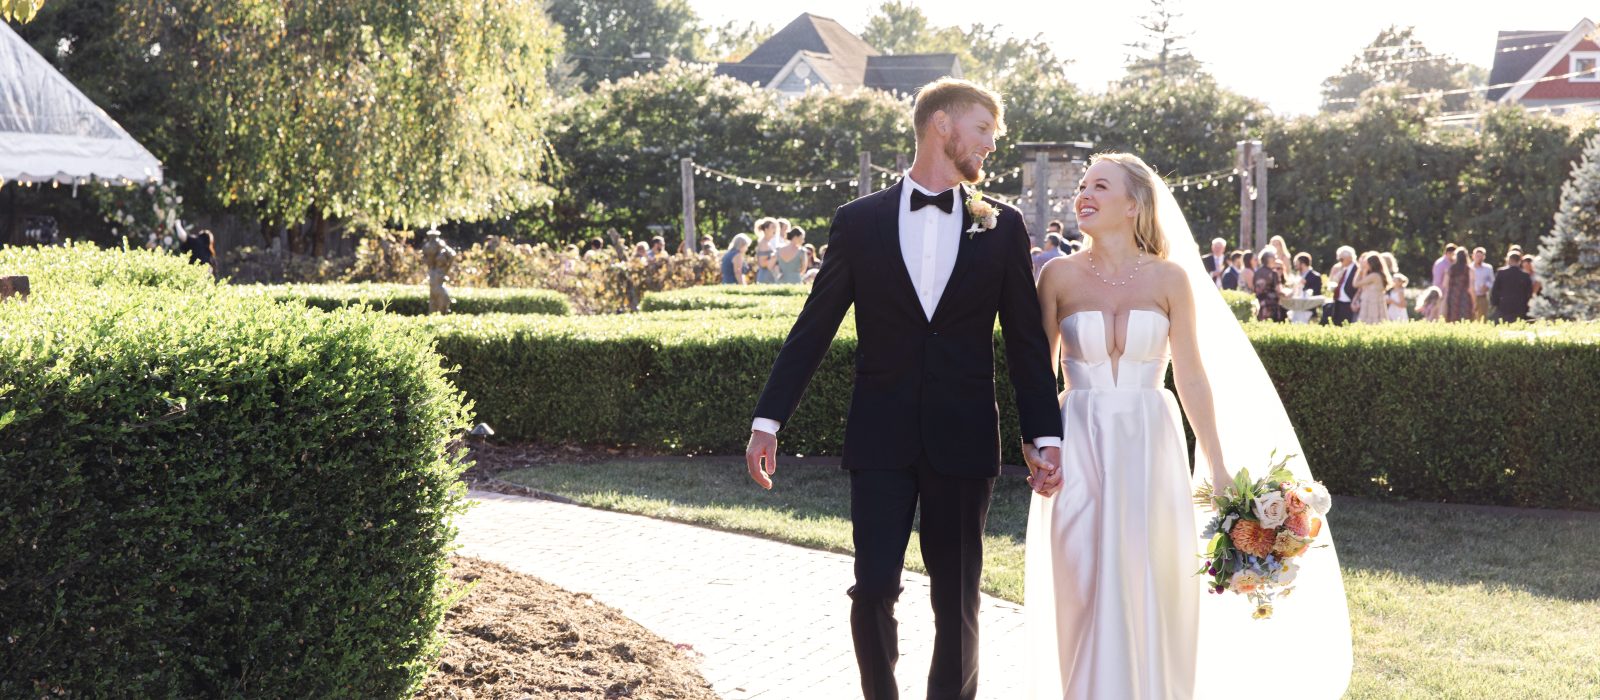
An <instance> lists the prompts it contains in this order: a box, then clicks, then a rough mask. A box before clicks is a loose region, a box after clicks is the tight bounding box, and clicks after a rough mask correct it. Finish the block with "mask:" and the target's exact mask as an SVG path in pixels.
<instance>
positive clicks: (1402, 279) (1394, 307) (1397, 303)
mask: <svg viewBox="0 0 1600 700" xmlns="http://www.w3.org/2000/svg"><path fill="white" fill-rule="evenodd" d="M1410 282H1411V280H1409V279H1406V276H1405V275H1401V274H1396V275H1395V276H1394V282H1393V283H1391V284H1390V285H1389V294H1388V296H1387V301H1388V304H1389V308H1388V313H1389V320H1390V321H1391V322H1395V323H1405V322H1407V321H1410V320H1411V315H1410V314H1408V313H1406V285H1407V284H1409V283H1410Z"/></svg>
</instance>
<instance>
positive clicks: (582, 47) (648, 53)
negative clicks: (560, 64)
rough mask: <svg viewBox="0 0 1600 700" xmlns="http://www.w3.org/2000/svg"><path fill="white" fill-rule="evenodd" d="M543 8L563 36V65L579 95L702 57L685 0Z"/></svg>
mask: <svg viewBox="0 0 1600 700" xmlns="http://www.w3.org/2000/svg"><path fill="white" fill-rule="evenodd" d="M545 9H546V12H548V13H549V15H550V19H551V20H552V21H554V22H555V23H556V24H558V25H560V26H561V29H562V31H563V32H565V34H566V44H565V48H564V52H565V56H564V60H565V61H566V62H568V63H570V64H571V67H572V68H571V69H572V72H573V74H574V76H575V77H576V78H577V79H578V82H579V84H581V85H582V87H583V89H585V90H589V89H593V88H594V86H595V85H596V84H598V83H600V82H602V81H606V80H617V79H619V78H624V77H627V76H630V75H633V74H635V73H649V72H650V71H652V70H654V69H656V68H659V67H661V66H663V65H665V64H666V62H667V61H668V60H670V59H678V60H682V61H691V60H696V59H699V58H700V57H701V56H702V55H703V54H704V53H705V49H704V47H703V45H702V43H701V36H700V25H699V18H698V17H697V16H696V15H695V13H694V9H693V8H691V7H690V6H689V3H688V0H550V2H549V3H548V4H547V5H546V6H545Z"/></svg>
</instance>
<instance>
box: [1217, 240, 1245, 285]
mask: <svg viewBox="0 0 1600 700" xmlns="http://www.w3.org/2000/svg"><path fill="white" fill-rule="evenodd" d="M1243 272H1244V253H1241V252H1239V251H1237V250H1235V251H1233V252H1232V253H1228V265H1227V268H1226V269H1224V270H1223V272H1222V281H1221V285H1222V289H1232V290H1238V289H1240V287H1239V275H1240V274H1243Z"/></svg>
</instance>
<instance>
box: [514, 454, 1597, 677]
mask: <svg viewBox="0 0 1600 700" xmlns="http://www.w3.org/2000/svg"><path fill="white" fill-rule="evenodd" d="M503 478H505V479H507V480H508V481H512V482H515V483H519V484H524V485H527V486H530V487H533V488H536V489H539V490H542V491H547V492H550V493H555V494H559V495H562V496H565V497H567V498H571V499H573V500H574V501H576V502H578V503H581V504H583V505H586V506H591V507H596V508H606V509H610V510H618V511H624V512H629V513H638V514H641V515H648V516H652V517H658V518H665V519H670V520H677V521H681V522H686V523H692V524H696V525H703V526H707V527H714V528H718V529H723V530H730V531H735V532H743V533H749V534H753V535H759V536H762V537H768V538H771V539H776V540H782V541H785V542H791V543H794V544H797V545H802V546H806V547H815V548H819V549H827V550H832V551H837V552H845V553H849V552H850V551H851V548H850V524H849V521H848V519H847V516H848V500H849V499H848V494H849V481H848V478H847V477H846V475H845V474H844V473H843V472H841V471H839V470H837V469H818V468H811V467H797V468H790V469H784V468H783V467H782V465H781V463H780V468H779V472H778V475H777V483H776V484H775V486H774V487H773V490H772V491H770V492H766V491H762V490H761V489H760V488H759V487H757V486H756V485H755V484H753V483H751V481H750V479H749V477H748V476H747V475H746V474H745V468H744V465H743V464H742V463H737V462H732V461H730V462H729V463H726V464H693V465H689V464H685V463H681V462H666V463H651V462H631V463H608V464H590V465H582V466H567V465H558V466H548V467H538V468H534V469H527V470H523V471H519V472H514V473H511V474H508V475H504V476H503ZM1028 494H1029V491H1028V488H1027V485H1026V484H1024V483H1023V481H1022V479H1020V478H1014V477H1007V478H1002V479H1000V480H999V482H998V483H997V484H996V487H995V498H994V504H993V506H992V507H991V508H990V511H989V527H988V532H987V533H986V542H985V549H984V589H985V590H986V591H987V592H989V593H991V594H993V595H996V596H999V597H1001V598H1005V599H1007V600H1013V601H1020V600H1021V599H1022V567H1023V553H1022V539H1023V533H1024V531H1025V529H1026V525H1027V517H1028V515H1027V513H1028ZM1330 519H1331V520H1332V523H1333V526H1334V535H1335V537H1336V538H1337V543H1338V545H1339V556H1340V559H1341V561H1342V563H1343V565H1344V574H1345V587H1346V591H1347V594H1348V596H1349V600H1350V617H1351V625H1352V627H1353V628H1354V633H1355V654H1356V672H1355V676H1354V678H1353V679H1352V681H1351V686H1350V693H1349V695H1348V696H1347V697H1350V698H1463V699H1466V698H1495V699H1496V700H1511V699H1513V698H1515V699H1521V698H1584V699H1586V700H1595V699H1596V698H1600V514H1594V515H1587V514H1584V515H1557V514H1550V513H1541V512H1537V511H1525V512H1516V511H1506V512H1500V511H1486V510H1483V509H1473V508H1465V507H1455V506H1442V505H1434V504H1422V503H1377V502H1371V501H1361V500H1355V499H1337V500H1336V501H1335V504H1334V510H1333V513H1332V515H1331V518H1330ZM906 564H907V566H908V567H909V568H911V569H914V570H918V571H921V570H922V557H921V552H920V550H919V549H918V547H917V538H916V537H912V538H911V547H910V551H908V552H907V554H906Z"/></svg>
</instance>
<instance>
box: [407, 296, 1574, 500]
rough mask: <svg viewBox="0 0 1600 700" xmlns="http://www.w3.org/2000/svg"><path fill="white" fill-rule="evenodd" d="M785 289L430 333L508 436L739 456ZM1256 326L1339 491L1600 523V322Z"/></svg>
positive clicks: (836, 423)
mask: <svg viewBox="0 0 1600 700" xmlns="http://www.w3.org/2000/svg"><path fill="white" fill-rule="evenodd" d="M801 293H802V294H803V291H802V292H801ZM772 294H777V295H779V296H780V297H781V296H782V295H783V293H780V292H757V293H751V292H749V291H746V290H742V289H731V290H730V289H708V290H686V291H681V292H669V293H664V294H661V295H651V296H649V297H646V304H645V305H646V307H647V308H662V309H665V308H677V309H687V308H701V309H705V308H708V307H722V308H721V309H720V310H710V311H707V310H701V311H690V310H680V311H667V312H658V313H644V314H634V315H626V316H609V317H574V318H527V317H523V318H518V317H512V316H504V315H489V316H477V317H458V318H449V319H433V320H430V321H428V327H429V328H430V329H431V331H432V332H433V333H434V334H435V337H436V338H437V347H438V350H439V351H440V353H441V354H443V355H444V357H445V358H446V362H447V364H450V365H456V366H459V369H458V370H457V371H456V372H455V374H454V375H453V380H454V381H455V383H456V384H457V386H459V387H460V388H461V389H462V390H463V391H464V392H465V393H466V394H467V395H468V396H470V397H472V398H473V400H474V401H475V403H476V405H477V412H478V417H479V418H480V419H482V420H485V421H488V422H489V423H490V424H491V425H493V426H494V427H495V429H496V430H498V431H500V433H501V434H502V435H505V436H509V437H514V438H523V439H534V440H546V441H577V442H607V443H636V444H642V445H648V446H651V447H655V448H659V449H664V450H669V451H673V452H685V453H697V452H701V453H703V452H714V453H724V454H737V453H739V452H741V451H742V450H743V447H744V441H745V438H746V435H747V428H748V425H749V419H750V411H751V410H753V407H754V406H755V402H756V397H757V395H758V394H759V393H760V391H761V388H762V384H763V382H764V381H765V378H766V375H767V372H768V370H769V369H770V368H771V365H772V361H773V359H774V357H775V356H776V354H777V351H778V348H779V347H780V346H781V345H782V342H783V338H784V336H785V334H786V333H787V331H788V329H789V326H790V324H791V323H792V321H793V317H794V315H795V314H796V313H797V311H798V306H799V303H800V302H801V301H802V298H801V297H792V300H791V301H790V302H789V303H788V305H787V306H784V305H783V304H781V303H779V304H772V303H767V301H768V300H769V299H767V298H763V297H764V296H765V295H772ZM697 298H701V299H702V301H704V302H705V303H703V304H700V305H699V306H696V304H695V303H691V302H692V300H693V299H697ZM1246 329H1247V332H1248V333H1249V334H1250V335H1251V337H1252V339H1253V340H1254V342H1255V345H1256V349H1257V351H1258V352H1259V353H1260V354H1261V357H1262V359H1263V361H1264V363H1265V364H1266V365H1267V368H1268V371H1269V372H1270V373H1271V374H1272V376H1273V378H1274V380H1275V381H1276V382H1277V384H1278V388H1279V391H1280V393H1281V394H1282V395H1283V397H1284V400H1285V405H1286V406H1287V408H1288V410H1289V414H1290V417H1291V419H1292V420H1293V422H1294V423H1295V426H1296V427H1297V429H1298V431H1299V433H1300V437H1301V441H1302V443H1303V445H1304V447H1305V449H1306V451H1307V453H1308V458H1309V459H1310V461H1311V464H1312V467H1313V468H1314V469H1315V470H1316V473H1317V474H1318V476H1319V478H1321V479H1322V480H1324V481H1325V482H1326V483H1327V484H1328V485H1329V487H1330V488H1332V489H1334V490H1335V491H1336V492H1338V493H1342V494H1359V495H1366V496H1375V497H1395V498H1408V499H1427V500H1435V501H1461V502H1473V503H1486V504H1506V505H1527V506H1542V507H1572V508H1600V482H1596V481H1594V480H1593V479H1589V478H1587V474H1588V472H1589V471H1591V470H1592V466H1593V464H1594V458H1593V455H1594V454H1597V453H1600V425H1597V423H1596V422H1595V421H1594V419H1593V417H1594V416H1597V415H1600V395H1596V394H1594V393H1593V392H1588V391H1584V390H1582V388H1584V387H1588V386H1593V385H1600V348H1597V347H1596V345H1597V342H1600V324H1571V325H1554V326H1552V325H1543V326H1538V325H1522V326H1489V325H1481V324H1466V325H1450V326H1446V325H1443V324H1423V323H1413V324H1405V325H1399V324H1395V325H1383V326H1373V327H1365V326H1361V327H1345V328H1322V327H1308V326H1290V325H1283V324H1269V323H1249V324H1246ZM996 342H997V343H999V342H1000V338H999V334H998V333H996ZM854 351H855V332H854V321H853V319H852V318H850V317H848V316H847V317H846V319H845V322H844V324H843V325H842V326H841V329H840V332H839V336H838V338H837V339H836V340H835V341H834V343H833V346H832V348H831V349H830V351H829V353H828V355H827V357H826V358H825V359H824V360H823V363H822V366H821V368H820V369H819V370H818V372H817V374H816V376H815V378H814V379H813V380H812V382H811V384H810V388H809V390H808V392H807V394H806V396H805V398H804V400H803V401H802V402H801V404H800V407H799V410H798V412H797V413H796V414H795V416H794V417H793V419H792V420H791V421H790V423H789V424H788V425H786V426H785V427H784V431H783V441H782V443H783V449H784V451H785V452H799V453H805V454H837V452H838V449H839V446H840V444H841V442H842V439H843V429H844V420H845V413H846V410H847V407H848V405H849V395H850V391H851V374H852V367H853V353H854ZM997 362H998V364H999V366H998V367H997V373H998V376H999V377H1000V378H1001V380H1000V381H999V382H998V383H997V387H996V398H997V401H998V403H999V407H1000V411H1001V427H1002V432H1003V435H1004V440H1003V446H1004V448H1005V450H1006V453H1005V457H1006V459H1007V460H1008V461H1010V462H1011V463H1014V464H1015V463H1020V462H1019V461H1017V460H1018V459H1019V456H1018V455H1017V450H1016V447H1015V444H1016V443H1017V441H1018V437H1017V433H1016V426H1017V419H1016V414H1015V407H1014V405H1013V402H1012V399H1011V388H1010V384H1009V381H1007V380H1006V379H1005V377H1006V375H1005V367H1004V362H1005V359H1004V355H1003V353H998V354H997ZM1212 381H1213V385H1214V388H1215V391H1216V395H1217V397H1218V400H1219V402H1221V404H1222V406H1223V409H1224V410H1249V409H1248V407H1239V406H1228V405H1227V400H1228V394H1227V385H1228V382H1227V378H1226V377H1213V378H1212ZM1574 389H1577V390H1574Z"/></svg>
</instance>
